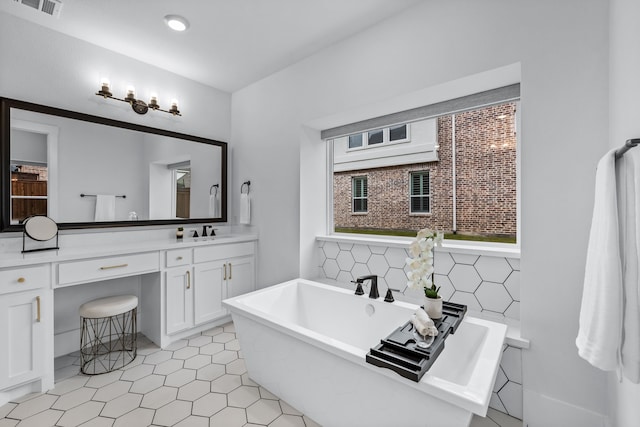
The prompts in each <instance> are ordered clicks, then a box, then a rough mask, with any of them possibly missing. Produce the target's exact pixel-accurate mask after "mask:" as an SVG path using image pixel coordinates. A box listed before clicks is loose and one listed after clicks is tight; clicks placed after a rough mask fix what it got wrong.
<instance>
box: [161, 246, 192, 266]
mask: <svg viewBox="0 0 640 427" xmlns="http://www.w3.org/2000/svg"><path fill="white" fill-rule="evenodd" d="M188 264H191V248H188V249H173V250H170V251H167V257H166V266H167V267H177V266H179V265H188Z"/></svg>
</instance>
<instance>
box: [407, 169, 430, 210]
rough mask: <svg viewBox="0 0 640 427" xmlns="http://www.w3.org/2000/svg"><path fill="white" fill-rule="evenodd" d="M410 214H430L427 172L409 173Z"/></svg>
mask: <svg viewBox="0 0 640 427" xmlns="http://www.w3.org/2000/svg"><path fill="white" fill-rule="evenodd" d="M410 176H411V178H410V179H411V184H410V185H411V193H410V199H411V203H410V204H411V213H412V214H416V213H417V214H424V213H429V212H431V191H430V185H429V171H421V172H411V174H410Z"/></svg>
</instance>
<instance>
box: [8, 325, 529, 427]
mask: <svg viewBox="0 0 640 427" xmlns="http://www.w3.org/2000/svg"><path fill="white" fill-rule="evenodd" d="M78 361H79V357H78V355H77V354H71V355H68V356H62V357H59V358H57V359H56V361H55V364H56V386H55V388H54V389H52V390H49V391H48V392H47V393H44V394H43V393H33V394H29V395H27V396H24V397H22V398H20V399H16V400H14V401H12V402H10V403H7V404H6V405H4V406H1V407H0V427H13V426H19V427H27V426H33V427H46V426H64V427H68V426H92V427H103V426H106V427H110V426H113V427H117V426H124V427H136V426H180V427H187V426H189V427H200V426H203V427H204V426H211V427H214V426H215V427H235V426H238V427H241V426H246V427H258V426H269V427H315V426H318V424H317V423H315V422H314V421H313V420H311V419H309V418H308V417H306V416H305V415H303V414H301V413H300V412H299V411H297V410H296V409H294V408H292V407H291V406H289V405H288V404H287V403H286V402H284V401H282V400H280V399H278V397H276V396H274V395H273V394H271V393H269V391H267V390H266V389H264V388H263V387H261V386H259V385H258V384H256V383H254V382H253V381H251V379H249V377H248V375H247V371H246V368H245V364H244V360H243V358H242V352H241V351H240V346H239V344H238V340H237V339H236V335H235V329H234V325H233V324H232V323H228V324H226V325H224V326H222V327H218V328H214V329H210V330H208V331H205V332H203V333H201V334H198V335H195V336H193V337H190V338H189V339H184V340H180V341H178V342H175V343H173V344H172V345H171V346H169V347H167V348H166V349H164V350H161V349H160V348H158V347H157V346H156V345H155V344H153V343H152V342H150V341H149V340H148V339H147V338H145V337H144V336H142V335H138V357H137V358H136V359H135V360H134V361H133V362H132V363H131V364H129V365H127V366H125V367H124V368H123V369H119V370H117V371H113V372H110V373H108V374H103V375H96V376H85V375H82V374H79V373H78V370H79V366H78ZM471 426H472V427H497V426H501V427H516V426H518V427H521V426H522V422H521V421H520V420H517V419H515V418H511V417H509V416H508V415H506V414H503V413H501V412H498V411H495V410H493V409H489V414H488V416H487V417H486V418H480V417H474V418H473V421H472V423H471ZM354 427H355V426H354ZM396 427H402V426H396Z"/></svg>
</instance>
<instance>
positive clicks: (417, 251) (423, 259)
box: [406, 228, 444, 290]
mask: <svg viewBox="0 0 640 427" xmlns="http://www.w3.org/2000/svg"><path fill="white" fill-rule="evenodd" d="M443 239H444V234H443V233H442V232H438V231H434V230H431V229H429V228H423V229H422V230H420V231H418V234H417V236H416V240H414V241H413V242H411V244H410V245H409V254H410V255H411V258H407V259H406V264H407V265H408V266H409V268H411V271H409V272H408V273H407V279H409V281H408V282H407V286H408V287H410V288H411V289H425V290H426V289H427V288H431V286H432V285H433V273H434V267H433V249H434V247H436V246H441V245H442V240H443Z"/></svg>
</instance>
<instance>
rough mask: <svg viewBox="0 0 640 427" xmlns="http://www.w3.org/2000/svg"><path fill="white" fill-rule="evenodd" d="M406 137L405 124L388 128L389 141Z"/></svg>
mask: <svg viewBox="0 0 640 427" xmlns="http://www.w3.org/2000/svg"><path fill="white" fill-rule="evenodd" d="M403 139H407V125H400V126H391V127H390V128H389V141H400V140H403Z"/></svg>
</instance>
